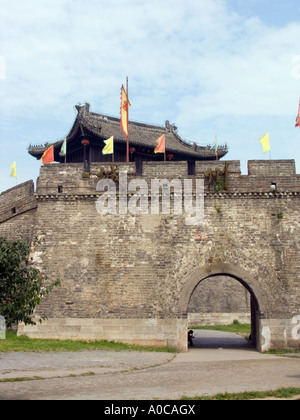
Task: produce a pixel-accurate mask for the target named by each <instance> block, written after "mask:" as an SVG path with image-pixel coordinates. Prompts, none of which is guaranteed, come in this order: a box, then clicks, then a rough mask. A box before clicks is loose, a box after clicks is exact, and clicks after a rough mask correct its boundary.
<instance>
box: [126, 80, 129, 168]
mask: <svg viewBox="0 0 300 420" xmlns="http://www.w3.org/2000/svg"><path fill="white" fill-rule="evenodd" d="M126 95H127V101H128V110H127V130H128V131H127V142H126V161H127V163H129V96H128V76H127V77H126Z"/></svg>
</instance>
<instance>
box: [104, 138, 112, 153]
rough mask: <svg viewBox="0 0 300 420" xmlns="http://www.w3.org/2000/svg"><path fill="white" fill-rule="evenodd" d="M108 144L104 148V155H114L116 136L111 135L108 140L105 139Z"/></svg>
mask: <svg viewBox="0 0 300 420" xmlns="http://www.w3.org/2000/svg"><path fill="white" fill-rule="evenodd" d="M104 143H105V144H106V146H105V147H104V148H103V149H102V154H103V155H112V154H113V153H114V136H112V137H110V138H109V139H108V140H104Z"/></svg>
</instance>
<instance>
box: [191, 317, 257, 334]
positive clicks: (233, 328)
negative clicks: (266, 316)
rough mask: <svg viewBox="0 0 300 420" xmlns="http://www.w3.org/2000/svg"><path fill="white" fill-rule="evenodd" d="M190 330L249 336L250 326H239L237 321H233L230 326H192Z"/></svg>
mask: <svg viewBox="0 0 300 420" xmlns="http://www.w3.org/2000/svg"><path fill="white" fill-rule="evenodd" d="M190 329H191V330H214V331H224V332H231V333H235V334H242V335H248V336H249V335H250V333H251V324H240V323H239V322H238V321H234V322H233V323H232V324H230V325H204V326H202V325H194V326H192V327H190Z"/></svg>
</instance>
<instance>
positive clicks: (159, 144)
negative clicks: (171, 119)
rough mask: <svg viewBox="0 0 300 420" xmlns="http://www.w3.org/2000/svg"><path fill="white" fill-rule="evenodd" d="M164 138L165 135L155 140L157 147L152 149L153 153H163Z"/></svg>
mask: <svg viewBox="0 0 300 420" xmlns="http://www.w3.org/2000/svg"><path fill="white" fill-rule="evenodd" d="M165 138H166V135H165V134H163V135H162V136H160V137H159V138H158V139H157V140H156V143H157V146H156V148H155V149H154V153H165Z"/></svg>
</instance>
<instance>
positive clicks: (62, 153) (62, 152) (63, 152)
mask: <svg viewBox="0 0 300 420" xmlns="http://www.w3.org/2000/svg"><path fill="white" fill-rule="evenodd" d="M59 156H67V137H66V138H65V139H64V142H63V144H62V146H61V149H60V152H59Z"/></svg>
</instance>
